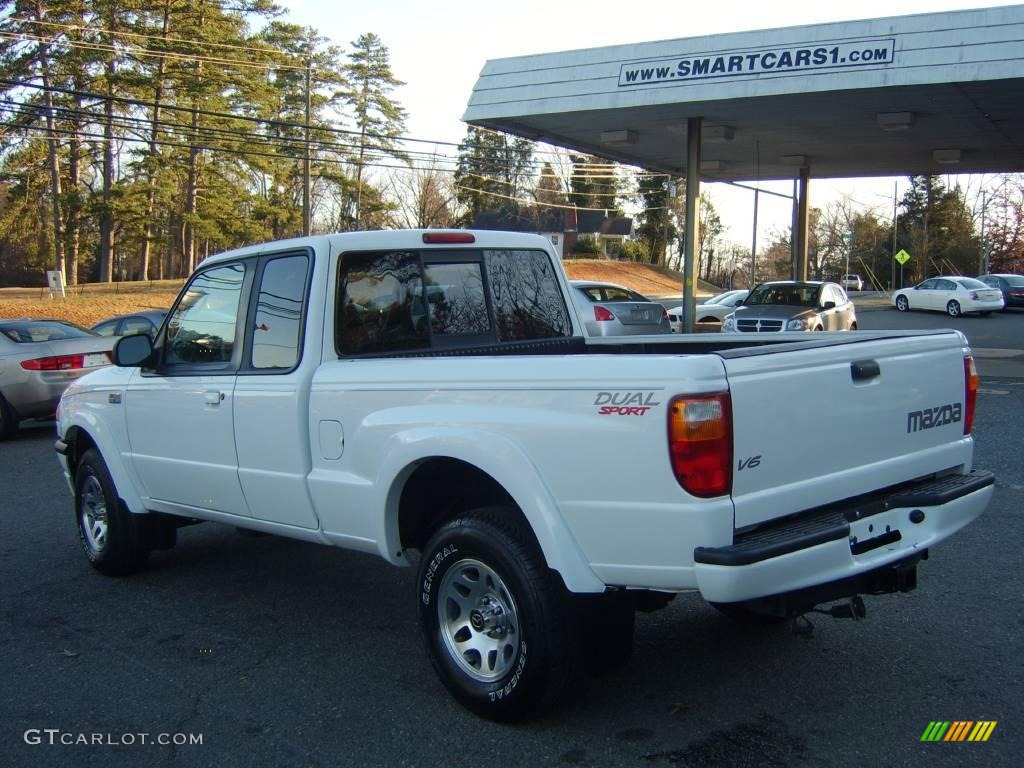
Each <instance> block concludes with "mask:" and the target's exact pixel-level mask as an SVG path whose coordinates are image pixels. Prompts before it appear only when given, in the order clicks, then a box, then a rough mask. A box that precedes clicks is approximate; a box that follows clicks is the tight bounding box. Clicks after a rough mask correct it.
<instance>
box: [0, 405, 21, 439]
mask: <svg viewBox="0 0 1024 768" xmlns="http://www.w3.org/2000/svg"><path fill="white" fill-rule="evenodd" d="M17 433H18V417H17V415H16V414H15V413H14V409H13V408H11V406H10V405H8V403H7V401H6V400H4V396H3V395H0V440H6V439H7V438H9V437H14V436H15V435H16V434H17Z"/></svg>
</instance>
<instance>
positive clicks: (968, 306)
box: [892, 277, 1003, 317]
mask: <svg viewBox="0 0 1024 768" xmlns="http://www.w3.org/2000/svg"><path fill="white" fill-rule="evenodd" d="M892 303H893V306H894V307H896V309H898V310H899V311H900V312H906V311H907V310H909V309H932V310H935V311H936V312H945V313H946V314H947V315H949V316H950V317H959V316H960V315H962V314H964V313H966V312H977V313H979V314H981V315H987V314H988V313H989V312H994V311H996V310H1000V309H1002V308H1003V294H1002V292H1001V291H999V290H997V289H995V288H989V287H988V286H987V285H985V284H984V283H983V282H981V281H980V280H975V279H974V278H973V277H930V278H928V279H927V280H924V281H923V282H920V283H918V284H917V285H915V286H914V287H913V288H904V289H902V290H899V291H896V293H894V294H893V295H892Z"/></svg>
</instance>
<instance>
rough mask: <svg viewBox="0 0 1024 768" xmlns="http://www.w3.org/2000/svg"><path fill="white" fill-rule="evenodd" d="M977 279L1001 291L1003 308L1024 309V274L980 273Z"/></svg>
mask: <svg viewBox="0 0 1024 768" xmlns="http://www.w3.org/2000/svg"><path fill="white" fill-rule="evenodd" d="M978 279H979V280H981V282H983V283H984V284H985V285H987V286H988V287H989V288H998V289H999V290H1000V291H1002V292H1003V309H1010V308H1011V307H1015V308H1017V309H1024V275H1006V274H1000V275H981V276H980V277H979V278H978Z"/></svg>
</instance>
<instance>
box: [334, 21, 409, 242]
mask: <svg viewBox="0 0 1024 768" xmlns="http://www.w3.org/2000/svg"><path fill="white" fill-rule="evenodd" d="M344 71H345V74H346V76H347V78H348V81H349V87H350V90H349V92H348V94H347V95H346V101H347V102H348V105H349V107H350V108H351V109H352V112H353V114H354V116H355V123H356V128H357V130H358V132H359V145H358V147H357V152H356V157H355V159H354V163H355V167H356V209H355V225H356V228H357V229H359V228H361V227H362V225H363V211H362V208H363V194H364V192H363V174H364V168H365V165H366V163H367V162H368V160H371V159H373V158H374V156H375V153H380V154H384V155H390V156H391V157H396V158H400V159H404V158H405V155H404V153H403V152H402V150H401V148H400V147H399V143H398V140H399V138H400V137H401V135H402V133H403V132H404V131H405V119H406V112H405V109H403V108H402V106H401V105H400V104H399V103H398V102H397V101H395V100H394V99H393V98H392V97H391V92H392V91H393V90H394V89H395V88H397V87H398V86H400V85H405V83H403V82H402V81H401V80H399V79H398V78H396V77H395V76H394V74H393V73H392V72H391V63H390V61H389V54H388V49H387V47H386V46H385V45H384V43H383V42H381V39H380V38H379V37H377V35H375V34H373V33H372V32H367V33H365V34H362V35H360V36H359V38H358V39H357V40H356V41H355V42H353V43H352V50H351V51H350V52H349V54H348V64H346V65H345V67H344Z"/></svg>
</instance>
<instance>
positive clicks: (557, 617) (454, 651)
mask: <svg viewBox="0 0 1024 768" xmlns="http://www.w3.org/2000/svg"><path fill="white" fill-rule="evenodd" d="M417 585H418V587H417V588H418V594H417V603H418V605H419V616H420V626H421V628H422V630H423V636H424V640H425V641H426V646H427V653H428V654H429V656H430V660H431V663H432V664H433V665H434V669H435V670H437V674H438V675H439V676H440V678H441V681H442V682H443V683H444V685H445V687H446V688H447V689H448V691H449V692H450V693H451V694H452V696H454V697H455V698H456V699H457V700H458V701H459V702H460V703H462V704H463V705H464V706H465V707H467V708H468V709H470V710H472V711H473V712H475V713H477V714H478V715H480V716H482V717H486V718H488V719H491V720H497V721H506V722H507V721H515V720H523V719H526V718H528V717H534V716H537V715H539V714H541V713H543V712H544V711H546V710H548V709H550V708H551V707H552V706H554V705H555V704H557V703H558V702H559V700H560V699H561V697H562V696H563V695H564V693H565V691H566V690H567V688H568V683H569V682H570V680H572V679H573V677H574V676H575V671H576V666H575V664H574V663H573V662H574V657H573V656H572V654H570V653H569V649H570V647H571V636H572V634H573V627H572V621H571V619H572V615H573V614H572V610H571V608H572V606H571V604H570V602H569V597H568V595H567V593H566V591H565V588H564V587H563V586H562V584H561V581H560V580H559V579H558V577H557V575H555V574H554V573H553V572H552V571H550V570H549V569H548V567H547V564H546V563H545V562H544V557H543V554H542V553H541V551H540V548H539V546H538V545H537V543H536V541H535V540H534V538H533V536H532V534H531V533H530V531H529V530H525V529H524V526H523V524H522V523H521V522H520V518H519V513H518V511H517V510H515V509H512V508H509V507H501V506H496V507H483V508H480V509H476V510H473V511H470V512H466V513H464V514H463V515H462V516H461V517H458V518H456V519H454V520H451V521H449V522H447V523H445V524H444V525H442V526H441V527H440V528H439V529H438V530H437V531H436V532H435V533H434V535H433V536H431V538H430V541H428V542H427V544H426V546H425V547H424V548H423V556H422V558H421V559H420V564H419V573H418V576H417ZM442 614H443V615H444V616H445V619H444V620H443V621H442ZM460 646H461V648H460Z"/></svg>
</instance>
